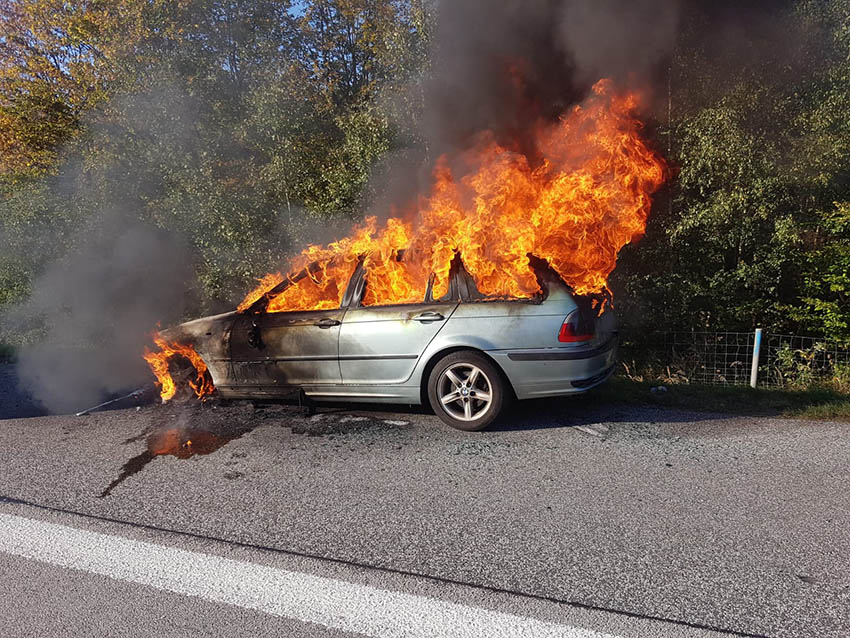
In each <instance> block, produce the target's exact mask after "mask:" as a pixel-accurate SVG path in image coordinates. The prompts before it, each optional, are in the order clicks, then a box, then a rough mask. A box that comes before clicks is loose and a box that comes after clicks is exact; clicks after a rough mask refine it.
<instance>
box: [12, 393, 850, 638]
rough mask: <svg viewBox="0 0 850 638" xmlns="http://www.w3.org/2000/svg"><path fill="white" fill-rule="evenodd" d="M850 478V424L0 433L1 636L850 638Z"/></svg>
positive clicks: (112, 419) (583, 409) (546, 418)
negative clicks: (466, 430) (729, 637)
mask: <svg viewBox="0 0 850 638" xmlns="http://www.w3.org/2000/svg"><path fill="white" fill-rule="evenodd" d="M189 441H191V442H189ZM162 452H170V454H159V453H162ZM180 457H182V458H180ZM848 458H850V425H848V424H846V423H824V422H805V421H793V420H783V419H767V418H737V417H734V418H733V417H724V416H716V415H711V414H702V413H700V414H698V413H686V412H677V411H672V410H669V409H664V408H635V407H629V406H613V407H612V406H606V405H597V404H596V401H595V399H594V397H593V395H590V396H588V397H586V398H582V399H578V400H572V401H570V400H557V401H554V400H553V401H543V402H534V403H528V404H522V405H521V406H520V408H519V409H518V410H516V411H515V412H514V413H513V414H512V415H510V416H509V418H508V419H507V420H506V422H505V423H504V424H503V425H502V427H501V428H499V429H494V430H491V431H486V432H483V433H463V432H457V431H453V430H450V429H448V428H447V427H446V426H444V425H442V424H441V423H440V422H439V421H437V419H435V418H434V417H432V416H429V415H427V414H424V413H422V412H421V411H402V412H380V411H371V410H362V409H358V408H352V407H350V406H349V407H346V408H342V409H323V410H320V412H319V413H318V414H316V415H314V416H311V417H307V416H304V415H303V414H302V413H301V412H300V411H299V410H298V409H297V408H296V407H294V406H275V405H262V404H258V405H256V406H255V405H253V404H249V403H236V404H233V405H231V406H216V405H210V404H206V405H200V406H148V407H144V408H142V409H140V410H135V409H127V410H117V411H112V412H102V413H97V414H91V415H88V416H85V417H79V418H75V417H69V416H43V417H35V418H19V419H6V420H0V468H1V469H0V618H3V619H4V623H3V632H2V635H3V636H47V635H63V636H141V635H156V636H206V635H210V636H219V635H220V636H244V635H251V636H351V635H369V636H381V637H383V636H450V635H457V636H573V637H576V638H603V637H607V636H615V637H621V638H631V637H638V636H673V637H676V636H682V637H700V638H702V637H707V636H727V635H733V636H736V635H737V636H740V635H743V636H776V637H792V636H818V637H821V638H829V637H835V638H838V637H846V636H848V635H850V611H848V610H850V559H848V556H850V480H848V479H850V464H848V463H847V459H848Z"/></svg>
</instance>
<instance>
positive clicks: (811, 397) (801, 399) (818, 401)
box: [594, 377, 850, 421]
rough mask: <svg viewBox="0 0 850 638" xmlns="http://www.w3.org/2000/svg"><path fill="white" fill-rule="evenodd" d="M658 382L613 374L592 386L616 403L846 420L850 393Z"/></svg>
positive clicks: (749, 414) (849, 413)
mask: <svg viewBox="0 0 850 638" xmlns="http://www.w3.org/2000/svg"><path fill="white" fill-rule="evenodd" d="M658 385H659V384H658V383H657V382H655V383H652V382H648V381H633V380H631V379H629V378H627V377H614V378H613V379H611V380H610V381H609V382H608V383H605V384H603V385H602V386H600V387H599V388H597V389H595V390H594V394H595V395H596V396H597V397H598V398H600V399H602V400H604V401H611V402H616V403H628V404H633V405H634V404H637V405H653V406H665V407H671V408H681V409H687V410H697V411H703V412H728V413H730V414H740V415H746V416H786V417H795V418H804V419H821V420H844V419H846V420H849V421H850V395H847V394H843V393H840V392H837V391H835V390H833V389H830V388H812V389H809V390H778V389H764V388H757V389H753V388H749V387H740V386H709V385H696V384H668V385H665V387H666V388H667V391H666V392H656V393H653V392H652V391H651V388H652V387H653V386H658Z"/></svg>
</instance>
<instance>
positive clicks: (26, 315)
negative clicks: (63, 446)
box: [2, 85, 195, 413]
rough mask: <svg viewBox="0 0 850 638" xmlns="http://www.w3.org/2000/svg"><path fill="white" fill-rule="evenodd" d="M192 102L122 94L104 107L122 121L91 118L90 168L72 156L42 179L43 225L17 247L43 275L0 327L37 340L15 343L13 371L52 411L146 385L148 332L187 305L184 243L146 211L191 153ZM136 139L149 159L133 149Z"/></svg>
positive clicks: (175, 96) (170, 95)
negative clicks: (173, 168)
mask: <svg viewBox="0 0 850 638" xmlns="http://www.w3.org/2000/svg"><path fill="white" fill-rule="evenodd" d="M191 107H192V105H191V104H190V103H189V102H188V101H187V99H186V98H185V96H184V95H181V93H180V92H179V91H177V90H176V89H174V88H173V87H166V86H165V85H163V86H162V87H160V88H159V89H157V90H154V91H149V92H147V93H144V94H135V95H132V96H125V97H123V98H118V99H116V100H114V101H113V102H112V104H110V108H111V109H112V114H115V113H117V114H118V115H117V116H113V117H106V118H102V119H98V115H97V114H94V115H92V116H91V121H90V122H89V128H90V130H91V131H92V136H93V137H94V139H96V140H98V141H100V142H101V146H100V147H98V148H97V152H98V155H97V158H96V159H97V161H96V162H95V163H94V166H87V165H86V162H85V159H81V158H80V157H79V156H77V155H75V154H74V153H73V151H72V152H70V153H68V157H67V159H66V160H65V161H64V162H63V164H62V166H61V170H60V171H59V174H58V175H57V176H56V177H53V178H50V179H48V180H45V186H44V193H46V194H44V195H43V197H45V202H44V206H45V207H46V208H48V209H50V210H51V211H52V212H51V214H50V217H49V218H48V217H47V216H44V218H45V219H49V223H47V224H44V225H43V226H41V227H39V228H38V229H37V231H38V232H37V233H35V234H36V235H37V236H36V237H34V238H33V240H32V241H31V242H26V243H24V244H22V246H21V249H22V250H24V251H26V252H27V253H28V257H29V258H30V259H31V260H32V261H34V262H36V263H35V268H37V269H38V272H39V275H38V276H37V277H36V278H35V280H34V281H33V282H32V285H31V293H30V296H29V298H28V299H27V300H26V301H25V302H24V303H22V304H20V305H18V306H16V307H14V308H12V309H11V310H9V311H7V312H6V313H5V314H4V316H3V317H2V321H3V327H4V329H5V330H9V331H10V332H11V333H14V334H19V335H21V334H28V335H29V339H30V340H37V343H35V344H31V345H28V346H24V347H22V348H19V350H18V356H17V359H18V361H17V373H18V377H19V383H20V385H21V387H23V388H26V390H27V391H28V392H29V393H30V394H31V395H32V397H33V398H34V399H36V400H37V401H39V402H40V403H41V404H42V405H43V406H44V408H45V409H47V410H48V411H49V412H54V413H55V412H68V411H77V410H80V409H83V408H86V407H90V406H92V405H94V404H96V403H99V402H100V401H102V400H104V398H105V397H107V396H109V395H112V394H115V393H118V392H122V391H123V392H126V391H128V390H132V389H134V388H137V387H140V386H141V385H143V384H145V383H149V382H150V381H151V375H150V371H149V370H148V368H147V364H146V363H145V362H144V360H143V359H142V358H141V355H142V353H143V352H144V347H145V345H147V344H148V343H149V342H150V334H151V332H152V330H154V329H155V328H156V326H157V324H158V323H160V322H161V323H162V324H163V325H168V324H169V323H173V322H175V321H176V320H178V319H180V318H181V315H182V313H183V312H184V310H185V308H186V307H187V305H188V304H189V303H190V302H191V300H192V299H193V292H194V290H193V288H192V286H193V284H192V283H191V282H193V281H194V280H195V277H194V274H195V273H194V264H193V261H192V257H191V254H192V253H191V248H190V246H189V245H188V243H187V242H186V241H185V240H184V239H183V238H182V236H181V233H180V232H179V231H178V230H174V229H172V230H170V231H169V232H166V231H164V230H162V229H161V228H160V227H159V225H158V224H157V223H156V219H155V218H152V217H151V215H149V213H148V210H147V209H146V203H147V202H149V201H151V200H152V199H154V198H155V197H156V196H157V195H158V194H159V192H160V188H159V185H158V184H157V181H156V177H157V176H158V175H161V174H162V173H165V172H166V170H163V168H162V167H163V166H165V167H169V166H170V165H173V164H174V163H176V162H181V161H183V159H184V157H185V156H186V155H189V154H191V153H192V152H193V150H194V146H193V145H194V142H193V138H194V136H193V135H192V131H193V125H194V119H193V113H192V108H191ZM116 122H119V123H120V128H116ZM107 129H108V130H107ZM107 133H108V134H107ZM139 139H144V140H145V142H146V143H145V145H144V148H145V149H148V153H149V155H148V156H145V157H143V156H141V153H139V154H136V153H134V148H135V147H134V144H135V142H136V140H139ZM103 140H110V142H109V144H105V143H103ZM110 144H111V145H110ZM149 149H154V152H155V153H156V155H155V156H151V155H150V153H151V151H150V150H149ZM160 214H162V212H160ZM17 243H18V244H21V242H17ZM36 256H37V257H36ZM38 258H40V259H41V261H42V263H41V264H39V263H37V261H38Z"/></svg>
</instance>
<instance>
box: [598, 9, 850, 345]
mask: <svg viewBox="0 0 850 638" xmlns="http://www.w3.org/2000/svg"><path fill="white" fill-rule="evenodd" d="M778 13H780V14H783V15H782V18H783V19H784V20H785V21H786V22H782V24H788V25H791V27H792V28H793V29H794V30H795V32H794V33H793V34H790V35H789V38H788V40H789V47H790V46H792V44H790V43H793V42H794V41H795V40H799V41H800V42H802V44H799V45H798V48H797V49H795V50H794V51H793V55H791V54H790V53H788V52H786V51H784V50H781V49H780V48H776V47H773V48H772V49H770V48H768V50H767V51H761V52H760V55H761V57H758V56H757V55H755V54H754V53H753V52H751V51H748V52H747V54H746V55H747V58H748V59H747V64H746V65H744V64H740V63H737V64H731V63H730V61H729V60H724V59H722V58H718V55H717V52H716V51H713V50H710V49H703V48H701V47H700V46H698V45H695V44H694V42H695V36H694V35H693V30H689V29H688V28H687V26H686V27H685V28H684V29H683V35H682V42H681V45H680V47H679V49H678V52H677V55H676V59H675V60H674V63H673V67H672V71H671V72H672V75H673V80H672V82H673V86H680V87H682V88H681V89H680V90H679V91H678V92H674V93H673V95H672V110H673V114H674V117H673V119H672V120H671V122H670V123H669V130H667V131H665V133H667V134H668V135H670V136H671V138H672V139H671V146H672V157H671V158H670V159H671V162H672V164H673V167H674V170H675V173H676V179H675V182H674V183H673V186H672V189H671V190H670V192H669V193H668V194H667V197H666V198H664V199H662V200H660V201H659V202H658V204H659V205H658V206H656V209H655V211H654V213H653V218H652V219H651V221H650V225H649V228H648V231H647V235H646V237H645V239H644V241H643V242H642V243H640V244H638V245H637V246H636V247H634V248H632V249H630V250H628V251H625V253H624V255H623V259H622V264H621V268H620V270H619V272H618V273H617V278H616V279H615V292H619V293H620V295H615V297H617V296H620V297H621V298H623V299H625V304H624V307H623V311H624V312H623V314H625V315H627V318H626V322H627V326H629V327H631V328H632V329H633V330H638V331H639V330H642V329H643V328H644V327H645V326H653V325H664V326H665V328H666V329H673V330H675V329H685V330H687V329H705V330H718V329H722V330H749V329H752V328H753V327H755V326H762V327H764V328H765V329H766V330H769V331H774V332H776V331H781V332H786V333H787V332H791V333H795V332H797V333H810V334H814V335H821V336H825V337H827V338H829V339H831V340H843V341H845V342H848V343H850V329H848V327H850V315H848V313H850V297H848V281H849V280H848V276H850V275H848V273H850V257H849V256H848V254H850V253H848V241H850V223H848V204H847V200H848V192H850V163H848V160H847V158H848V157H850V120H848V118H847V116H846V114H847V113H848V112H850V35H848V30H847V23H846V16H847V15H848V14H850V2H848V1H847V0H836V1H834V2H830V3H819V2H797V3H793V4H790V5H789V6H787V7H786V8H785V9H783V10H782V11H780V12H778ZM777 19H779V18H777ZM800 34H803V35H800ZM804 35H805V37H804ZM697 44H698V43H697ZM789 57H790V58H793V59H789ZM671 200H672V201H671ZM836 202H838V203H836Z"/></svg>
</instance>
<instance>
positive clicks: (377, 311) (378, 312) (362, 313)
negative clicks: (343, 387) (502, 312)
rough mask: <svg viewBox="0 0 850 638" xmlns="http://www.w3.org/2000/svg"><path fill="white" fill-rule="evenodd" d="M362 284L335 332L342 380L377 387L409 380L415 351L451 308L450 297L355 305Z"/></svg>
mask: <svg viewBox="0 0 850 638" xmlns="http://www.w3.org/2000/svg"><path fill="white" fill-rule="evenodd" d="M365 285H368V282H365V280H364V281H362V283H360V285H358V286H357V291H356V292H355V293H354V298H353V299H352V305H351V306H350V307H349V309H348V311H346V313H345V317H344V318H343V321H342V326H341V328H340V332H339V365H340V370H341V372H342V381H343V383H346V384H365V385H383V384H393V383H402V382H404V381H406V380H407V379H408V378H410V375H411V374H412V373H413V369H414V368H415V367H416V362H417V361H418V360H419V357H420V355H421V354H422V352H423V351H424V350H425V348H426V347H427V346H428V344H429V343H431V340H432V339H433V338H434V337H435V336H436V335H437V333H438V332H439V331H440V330H441V329H442V328H443V326H444V325H445V323H446V321H447V320H448V318H449V317H450V316H451V314H452V313H453V312H454V311H455V308H457V302H456V301H449V302H445V301H443V302H440V301H436V302H429V303H417V304H403V305H396V306H370V307H365V308H364V307H360V306H359V302H360V299H362V297H363V291H364V287H365Z"/></svg>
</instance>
